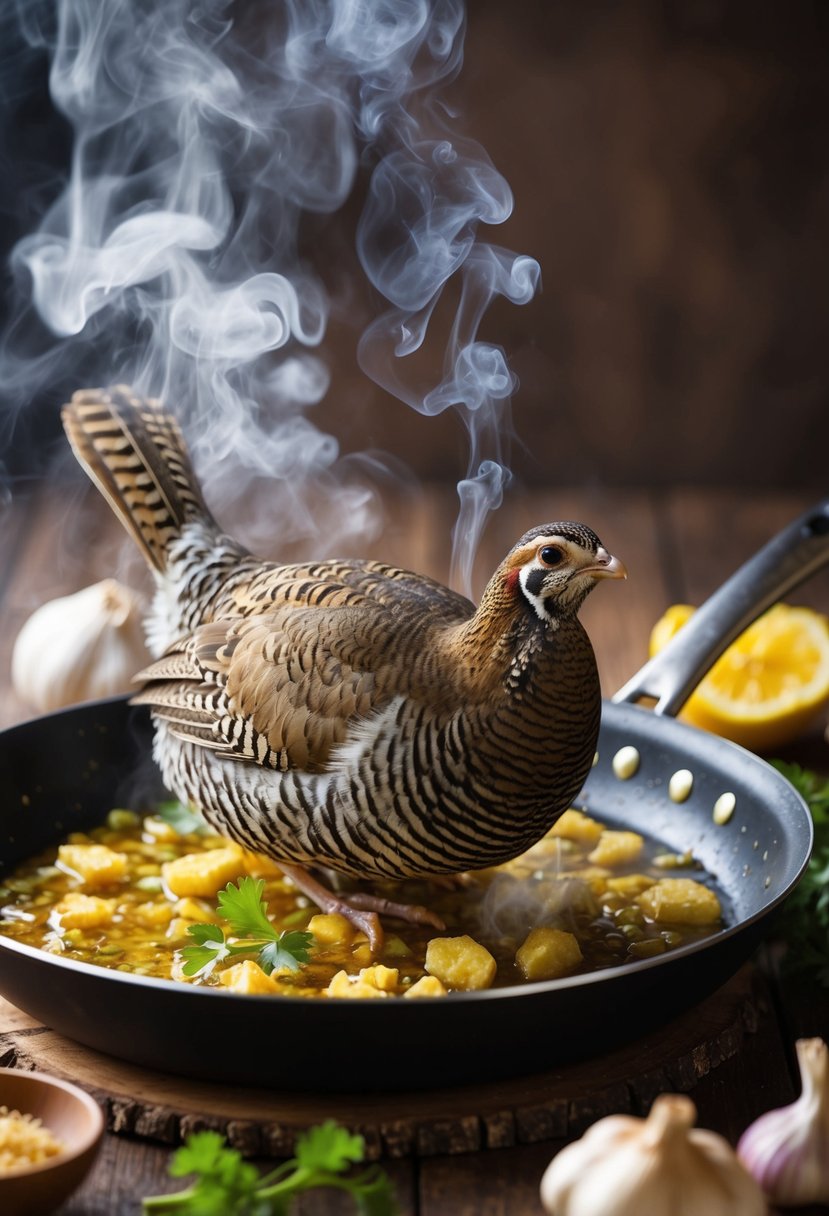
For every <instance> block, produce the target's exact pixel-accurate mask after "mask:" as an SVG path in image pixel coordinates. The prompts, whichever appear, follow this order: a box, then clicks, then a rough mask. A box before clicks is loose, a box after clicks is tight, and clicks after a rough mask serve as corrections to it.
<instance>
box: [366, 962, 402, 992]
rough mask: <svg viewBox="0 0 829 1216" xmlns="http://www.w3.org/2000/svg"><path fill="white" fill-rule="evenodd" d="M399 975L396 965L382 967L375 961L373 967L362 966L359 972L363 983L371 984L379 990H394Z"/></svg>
mask: <svg viewBox="0 0 829 1216" xmlns="http://www.w3.org/2000/svg"><path fill="white" fill-rule="evenodd" d="M399 976H400V972H399V971H398V970H397V968H396V967H384V966H383V964H382V963H375V964H374V966H373V967H364V968H363V970H362V971H361V972H360V979H361V980H363V982H364V983H366V984H373V986H374V987H375V988H379V989H380V991H381V992H394V990H395V988H396V987H397V982H398V979H399Z"/></svg>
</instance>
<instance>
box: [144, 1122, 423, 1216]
mask: <svg viewBox="0 0 829 1216" xmlns="http://www.w3.org/2000/svg"><path fill="white" fill-rule="evenodd" d="M364 1155H365V1142H364V1140H363V1137H362V1136H355V1135H352V1133H351V1132H349V1131H347V1130H346V1128H344V1127H340V1126H339V1125H338V1124H337V1123H334V1122H333V1121H331V1120H329V1121H327V1122H326V1123H323V1124H321V1125H320V1126H319V1127H312V1128H310V1129H309V1130H308V1131H307V1132H305V1134H304V1135H302V1136H300V1137H298V1139H297V1145H296V1157H294V1158H293V1159H292V1160H290V1161H285V1162H283V1163H282V1165H280V1166H278V1167H277V1168H276V1169H275V1170H273V1171H271V1173H270V1174H266V1175H265V1176H261V1175H260V1174H259V1172H258V1171H257V1169H256V1167H255V1166H253V1165H251V1164H249V1163H248V1162H246V1161H244V1160H243V1159H242V1157H241V1155H240V1154H239V1153H238V1152H237V1151H236V1150H235V1149H231V1148H228V1147H227V1145H226V1144H225V1141H224V1137H223V1136H220V1135H219V1134H218V1132H211V1131H204V1132H196V1133H195V1134H194V1135H192V1136H188V1138H187V1141H186V1143H185V1144H184V1146H183V1147H182V1148H180V1149H178V1150H177V1151H176V1152H175V1153H174V1155H173V1158H172V1160H171V1162H170V1167H169V1172H170V1174H171V1175H172V1176H173V1177H174V1178H181V1177H183V1176H185V1175H187V1174H195V1175H196V1178H195V1181H194V1182H193V1184H192V1186H189V1187H187V1188H186V1189H185V1190H183V1191H178V1192H176V1193H174V1194H172V1195H154V1196H152V1197H150V1198H148V1199H145V1200H144V1201H143V1210H144V1213H145V1214H149V1213H155V1214H156V1216H159V1214H162V1213H169V1214H170V1216H173V1214H174V1213H180V1214H181V1216H287V1213H288V1212H289V1211H290V1209H291V1204H292V1201H293V1198H294V1196H296V1195H299V1194H301V1193H303V1192H306V1191H311V1190H315V1189H317V1188H319V1187H336V1189H337V1190H341V1191H345V1192H346V1193H348V1194H349V1195H350V1196H351V1197H352V1199H353V1200H354V1203H355V1206H356V1209H357V1211H358V1212H360V1213H362V1214H363V1216H397V1213H398V1212H399V1208H398V1206H397V1201H396V1199H395V1195H394V1189H393V1187H392V1184H391V1181H390V1179H389V1177H388V1175H387V1174H386V1173H385V1172H384V1171H383V1170H382V1169H381V1168H380V1167H379V1166H377V1165H370V1166H368V1167H367V1168H366V1169H364V1170H363V1171H362V1172H361V1173H358V1174H353V1173H350V1172H348V1171H349V1169H350V1167H351V1166H352V1165H354V1164H357V1163H359V1162H361V1161H362V1160H363V1157H364Z"/></svg>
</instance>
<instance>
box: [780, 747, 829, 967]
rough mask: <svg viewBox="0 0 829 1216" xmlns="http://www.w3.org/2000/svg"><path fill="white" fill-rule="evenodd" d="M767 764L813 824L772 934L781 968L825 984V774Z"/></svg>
mask: <svg viewBox="0 0 829 1216" xmlns="http://www.w3.org/2000/svg"><path fill="white" fill-rule="evenodd" d="M772 763H773V765H774V767H775V768H776V769H778V771H779V772H781V773H782V774H783V776H784V777H785V778H786V779H787V780H788V781H790V782H791V783H792V785H793V786H794V788H795V789H796V790H797V792H798V793H799V794H800V796H801V797H802V798H803V799H804V801H805V802H806V803H807V805H808V807H809V810H810V811H811V814H812V820H813V822H814V825H815V843H814V848H813V849H812V856H811V859H810V861H809V864H808V866H807V867H806V871H805V873H804V875H803V877H802V878H801V880H800V882H799V883H798V884H797V886H796V887H795V889H794V891H793V892H792V894H791V895H790V896H789V898H788V899H787V900H786V903H785V904H784V905H783V908H782V909H781V912H780V915H779V916H778V918H777V920H776V921H775V928H774V934H775V936H776V937H780V938H781V939H782V940H784V941H785V943H786V947H787V948H786V953H785V955H784V956H783V960H782V965H783V967H784V968H785V969H786V970H788V971H809V972H812V973H813V974H814V976H815V978H816V979H817V981H818V983H820V984H821V985H822V986H823V987H825V988H829V778H826V777H822V776H820V775H819V774H818V773H813V772H810V771H809V770H808V769H804V768H801V767H800V765H799V764H788V763H785V762H784V761H782V760H773V761H772Z"/></svg>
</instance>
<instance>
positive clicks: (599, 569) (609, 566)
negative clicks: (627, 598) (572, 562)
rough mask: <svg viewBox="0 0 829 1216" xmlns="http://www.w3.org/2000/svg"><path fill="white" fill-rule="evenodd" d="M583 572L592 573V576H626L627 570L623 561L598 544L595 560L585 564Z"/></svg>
mask: <svg viewBox="0 0 829 1216" xmlns="http://www.w3.org/2000/svg"><path fill="white" fill-rule="evenodd" d="M582 573H583V574H592V575H593V577H594V578H627V576H628V572H627V570H626V569H625V565H624V562H620V561H619V559H618V557H613V555H612V554H610V553H608V551H607V549H605V548H604V547H603V546H601V545H600V546H599V548H598V549H597V550H596V561H595V562H594V564H593V565H592V566H585V568H584V570H583V571H582Z"/></svg>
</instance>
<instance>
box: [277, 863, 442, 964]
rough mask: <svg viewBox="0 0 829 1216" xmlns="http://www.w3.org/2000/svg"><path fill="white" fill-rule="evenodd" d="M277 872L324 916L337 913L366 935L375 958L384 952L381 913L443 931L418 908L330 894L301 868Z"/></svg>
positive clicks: (435, 918)
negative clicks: (289, 881)
mask: <svg viewBox="0 0 829 1216" xmlns="http://www.w3.org/2000/svg"><path fill="white" fill-rule="evenodd" d="M279 868H280V869H281V871H282V873H283V874H284V875H285V877H286V878H290V880H291V882H293V883H294V885H295V886H297V887H298V888H299V889H300V891H302V893H303V895H307V896H308V898H309V899H310V900H312V901H313V902H314V903H315V904H316V905H317V907H319V908H321V909H322V910H323V912H339V914H340V915H341V916H344V917H345V918H346V919H347V920H350V921H351V923H352V925H355V926H356V927H357V928H358V929H360V930H361V931H362V932H363V933H365V935H366V937H367V938H368V942H369V945H370V946H371V949H372V952H373V953H374V954H377V953H378V952H379V951H380V950H382V948H383V927H382V925H381V924H380V917H379V915H378V914H379V913H381V912H382V913H383V915H385V916H393V917H396V918H397V919H398V920H405V921H408V922H409V923H410V924H417V925H434V926H435V928H436V929H443V928H445V925H444V923H443V921H442V920H441V919H440V917H439V916H437V915H436V914H435V913H434V912H430V911H429V909H428V908H424V907H422V906H421V905H420V904H398V903H394V901H393V900H390V899H383V898H382V896H379V895H364V894H360V893H355V894H352V895H349V896H348V897H346V896H344V895H335V894H334V892H333V891H329V889H328V887H325V886H323V884H322V883H321V882H318V881H317V879H315V878H312V877H311V875H310V874H309V873H308V871H307V870H304V869H303V868H302V866H295V865H283V864H282V863H279Z"/></svg>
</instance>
